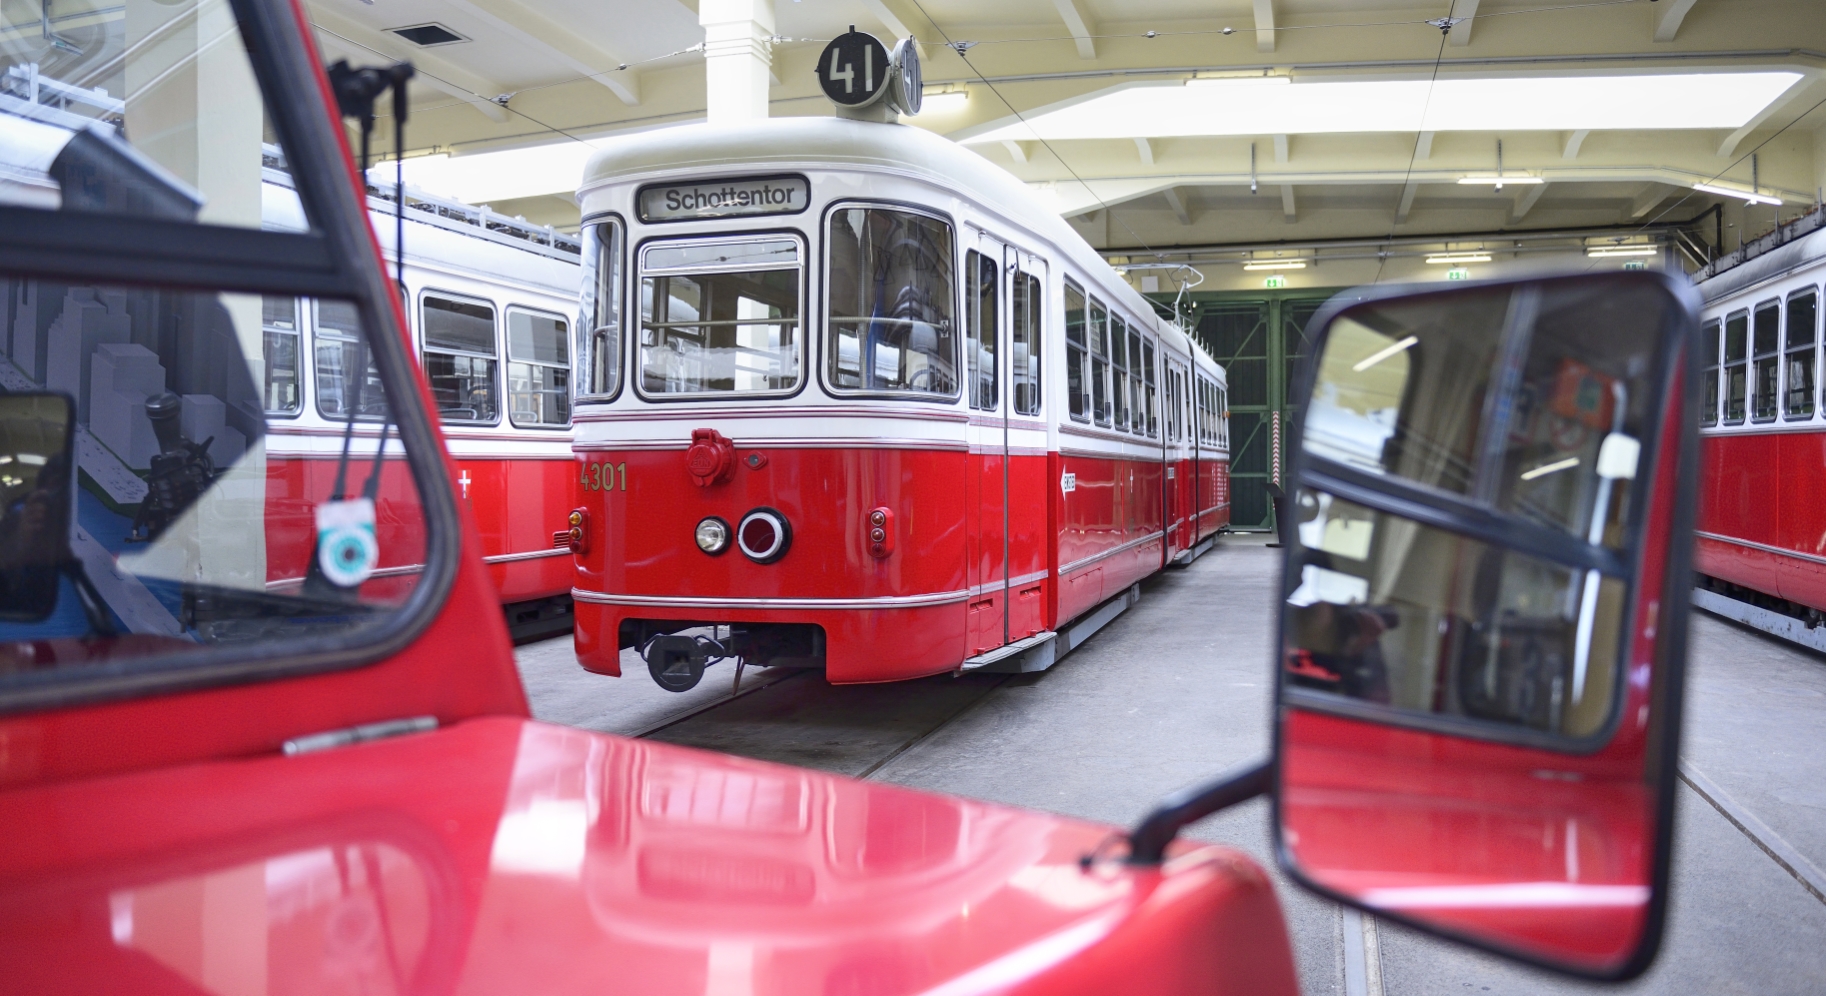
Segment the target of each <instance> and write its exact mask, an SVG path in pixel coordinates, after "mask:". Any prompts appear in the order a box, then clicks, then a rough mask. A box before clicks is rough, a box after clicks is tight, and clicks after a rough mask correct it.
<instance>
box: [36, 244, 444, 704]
mask: <svg viewBox="0 0 1826 996" xmlns="http://www.w3.org/2000/svg"><path fill="white" fill-rule="evenodd" d="M0 309H3V310H0V317H4V318H5V319H6V322H7V325H6V327H7V330H8V332H9V334H8V335H7V336H6V337H4V338H0V367H4V368H5V369H6V370H7V371H8V379H7V381H6V385H5V386H6V392H5V394H4V395H0V456H4V457H5V458H6V459H5V461H4V462H5V463H6V464H8V465H9V466H10V467H11V468H14V469H13V471H12V472H10V473H8V474H5V475H0V702H4V701H7V700H8V698H9V696H12V695H14V694H15V693H17V694H19V695H33V696H37V695H41V694H42V693H43V690H44V688H45V687H46V685H47V683H51V684H55V683H57V682H58V681H60V680H62V679H68V680H71V681H77V682H81V681H85V680H88V679H91V678H93V677H96V672H97V670H98V669H97V666H96V662H97V661H104V660H105V661H106V662H107V667H106V669H105V670H107V671H111V672H114V674H115V675H116V677H117V678H118V677H125V676H126V674H127V673H131V672H134V671H136V670H139V669H141V668H142V667H143V668H144V669H145V670H144V672H143V673H145V674H154V673H159V672H157V671H154V669H164V668H167V667H171V666H182V667H183V668H185V670H184V672H183V673H184V674H185V675H186V676H188V677H187V680H191V679H193V678H194V676H196V675H198V674H203V673H207V672H206V670H199V669H206V668H207V667H208V666H209V665H210V664H211V662H212V661H214V660H217V659H216V658H212V657H210V656H208V653H209V651H210V649H211V648H214V647H227V646H229V645H238V647H239V649H235V650H233V651H232V652H229V653H225V654H224V655H223V657H222V658H220V659H219V660H220V663H221V664H222V665H223V666H224V667H226V668H229V669H231V673H235V674H244V673H246V672H245V669H246V665H247V662H248V660H249V659H250V658H249V655H248V650H247V649H246V648H248V647H265V648H269V649H270V650H277V651H278V652H280V653H289V652H291V650H292V649H293V648H295V647H299V646H305V645H306V644H308V643H309V641H311V640H312V639H313V638H316V637H330V636H335V637H339V638H343V639H347V638H348V637H349V636H351V635H353V634H364V633H368V632H372V631H373V630H374V629H377V628H379V627H380V626H381V625H382V624H383V623H385V622H387V621H389V620H390V618H391V613H392V611H393V610H394V609H395V608H396V607H397V606H399V605H400V604H401V603H402V602H403V601H404V600H405V598H406V596H407V595H408V594H409V593H410V592H411V590H412V589H413V587H414V586H415V585H416V584H417V583H418V574H417V573H416V572H417V571H418V570H419V569H420V568H421V567H422V565H423V564H424V563H425V561H426V554H427V545H426V532H427V523H426V518H425V509H424V507H423V504H422V503H421V501H420V496H419V492H418V490H417V488H416V486H415V484H414V480H415V478H414V476H413V474H412V473H411V471H410V470H408V469H407V468H406V466H405V464H404V461H403V460H402V459H401V454H403V453H404V452H405V450H404V449H403V448H402V447H403V445H404V444H403V443H401V442H400V440H399V439H398V438H397V436H396V437H395V438H394V439H393V441H392V442H391V443H390V444H389V446H388V456H387V458H386V459H385V460H383V461H376V459H375V457H376V449H377V443H378V439H377V437H378V436H379V435H380V432H379V427H378V426H366V427H364V428H363V431H361V432H358V433H356V434H355V435H354V436H353V438H352V439H351V440H350V445H349V449H348V450H347V451H341V449H340V447H341V440H340V439H339V440H338V441H337V443H338V446H337V449H333V450H331V451H330V452H328V453H321V452H320V453H317V454H315V455H314V456H313V458H312V459H308V460H307V459H305V457H306V456H307V455H309V454H307V453H306V452H305V451H302V450H300V449H298V448H297V447H296V446H295V445H293V444H295V443H297V441H298V437H285V436H275V435H273V434H272V431H271V430H272V428H273V427H274V426H275V425H277V424H279V422H278V420H279V419H281V418H283V417H285V416H284V413H272V414H269V413H268V412H267V411H266V409H267V408H268V407H269V399H270V398H271V397H272V394H271V393H270V391H269V386H268V385H269V384H270V383H271V382H270V381H268V380H267V374H266V371H267V368H268V367H269V365H270V364H271V362H272V357H273V353H272V351H271V348H270V343H271V341H272V336H273V335H274V334H276V333H277V334H281V335H286V336H289V337H291V339H292V343H291V347H290V348H291V349H292V350H293V351H294V352H295V351H296V350H297V348H298V343H297V341H296V338H297V335H298V329H297V327H296V326H297V324H298V322H299V321H300V319H301V317H303V316H306V315H314V316H315V324H316V339H317V343H316V344H317V346H318V348H319V349H320V350H322V351H323V352H324V354H325V355H326V357H327V358H328V359H329V360H330V361H331V362H329V363H327V364H320V365H319V366H320V369H324V368H327V369H328V371H329V372H330V374H331V376H332V378H339V377H340V376H341V370H342V367H341V366H339V363H341V361H343V360H345V359H346V360H347V361H348V363H347V366H348V368H349V369H351V370H358V369H362V368H366V369H368V370H369V371H370V376H369V378H368V379H366V380H365V381H358V383H357V384H356V385H347V389H348V390H349V391H350V392H352V391H353V390H354V389H355V388H357V387H359V389H360V390H361V392H362V398H361V400H360V403H359V407H358V410H359V411H361V412H363V413H372V414H375V415H378V414H380V413H383V412H385V411H387V410H388V405H387V402H386V396H385V389H384V388H383V387H382V386H381V383H380V381H379V379H378V376H376V375H374V374H373V373H372V371H373V368H372V367H370V366H367V364H366V363H362V362H360V361H361V360H362V358H364V357H366V356H368V355H370V354H369V350H368V349H367V348H366V338H365V336H364V334H363V331H362V325H361V322H360V321H359V319H358V317H357V310H356V308H355V306H354V305H353V304H351V303H349V302H346V301H339V300H319V301H308V300H307V301H305V302H303V303H302V304H300V302H298V301H296V300H295V299H293V298H290V297H264V298H263V297H262V296H261V295H259V294H245V293H217V292H212V291H206V290H205V291H198V290H191V289H177V288H171V287H157V286H133V287H124V286H113V285H106V284H102V285H97V284H82V283H76V282H73V281H71V280H70V279H68V278H65V279H60V280H48V279H47V280H40V279H36V278H30V277H16V276H10V275H7V274H0ZM286 321H289V322H290V323H291V325H292V326H293V327H292V328H291V329H289V330H285V329H283V328H282V323H283V322H286ZM358 364H359V365H358ZM294 368H295V367H294ZM77 370H86V371H88V375H87V376H81V377H77V376H73V375H72V374H71V371H77ZM409 376H410V374H409V372H407V373H404V374H402V377H408V378H409ZM408 382H409V381H408ZM344 390H345V385H343V384H341V383H340V382H339V381H335V382H333V384H332V390H331V391H330V392H329V399H330V400H331V402H333V403H335V404H337V405H338V406H340V404H341V400H342V399H343V398H344V397H348V396H350V395H349V394H345V393H344ZM288 393H289V394H291V395H292V396H294V397H295V396H296V393H297V388H296V384H295V383H293V384H292V385H291V388H290V391H289V392H288ZM160 409H162V410H164V411H169V412H170V413H171V417H170V418H169V420H166V419H163V418H160V419H159V420H157V421H156V422H155V421H154V419H153V418H152V417H151V416H150V415H149V410H151V411H153V412H157V411H158V410H160ZM77 439H82V440H85V442H83V443H82V444H80V445H72V444H73V443H75V441H76V440H77ZM341 452H346V453H347V462H342V458H341V457H340V455H339V454H340V453H341ZM339 465H340V471H341V472H339ZM19 468H26V470H20V469H19ZM28 471H29V472H28ZM339 478H340V479H341V486H342V490H343V495H341V496H338V495H336V494H334V493H333V490H334V489H335V488H336V487H337V482H338V479H339ZM370 482H372V489H371V490H370ZM337 497H347V498H358V497H371V498H372V500H373V502H374V506H373V507H374V512H373V513H372V515H371V516H369V517H367V521H368V523H369V529H368V531H367V538H368V540H369V544H368V545H369V546H370V548H371V549H372V550H373V551H374V553H375V555H376V559H375V560H374V561H373V562H372V563H371V565H370V566H368V567H367V568H362V567H361V566H360V565H359V564H358V565H356V566H354V567H345V569H343V570H340V571H338V572H336V573H335V575H334V576H331V575H328V574H324V573H322V572H313V571H312V570H311V567H312V565H313V564H318V563H319V558H318V556H317V554H318V549H319V530H318V522H317V514H318V511H319V510H320V509H323V508H325V507H326V506H327V504H328V502H330V501H331V500H332V499H334V498H337ZM60 508H61V509H65V510H67V509H71V508H75V509H76V514H75V516H74V517H72V516H70V515H68V514H67V513H66V514H63V515H58V514H56V513H55V510H57V509H60ZM357 521H359V519H358V520H357ZM79 526H80V528H78V527H79ZM78 553H80V554H81V556H77V554H78ZM84 563H87V564H90V565H94V564H106V565H107V572H108V575H107V576H106V577H103V576H98V574H97V573H96V570H97V569H96V568H95V567H93V566H89V567H84V566H81V565H82V564H84ZM313 577H314V580H308V581H307V578H313ZM308 649H310V650H320V649H322V647H321V646H316V647H308ZM180 662H181V664H180ZM35 701H37V700H35Z"/></svg>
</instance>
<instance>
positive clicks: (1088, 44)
mask: <svg viewBox="0 0 1826 996" xmlns="http://www.w3.org/2000/svg"><path fill="white" fill-rule="evenodd" d="M1257 2H1258V3H1259V2H1261V0H1257ZM1052 5H1053V7H1054V8H1056V9H1057V10H1058V11H1059V18H1060V20H1063V21H1064V22H1065V30H1067V31H1070V32H1071V33H1072V41H1075V42H1077V43H1078V58H1080V59H1095V58H1096V57H1097V43H1096V41H1095V39H1093V38H1092V37H1091V36H1093V35H1095V34H1096V33H1097V22H1095V21H1093V20H1091V19H1090V18H1088V17H1086V16H1085V15H1084V11H1082V10H1079V9H1078V2H1077V0H1052Z"/></svg>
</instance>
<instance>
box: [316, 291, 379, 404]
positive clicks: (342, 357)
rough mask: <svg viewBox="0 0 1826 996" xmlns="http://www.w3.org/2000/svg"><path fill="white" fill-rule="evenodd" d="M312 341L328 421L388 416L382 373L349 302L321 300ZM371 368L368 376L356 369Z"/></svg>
mask: <svg viewBox="0 0 1826 996" xmlns="http://www.w3.org/2000/svg"><path fill="white" fill-rule="evenodd" d="M313 310H314V311H315V312H316V324H315V326H314V328H313V329H312V336H311V338H312V341H313V343H314V345H315V347H316V357H317V411H318V412H319V413H321V414H322V415H323V417H324V418H328V419H336V420H337V421H347V420H348V418H349V414H350V413H351V412H353V413H354V415H355V417H356V418H357V419H378V418H380V417H382V416H384V415H386V413H387V402H386V395H385V392H384V390H383V389H382V388H381V386H380V371H379V370H376V369H375V368H374V358H373V357H371V356H369V355H368V350H367V345H366V344H365V343H364V342H363V341H362V338H361V318H360V316H359V315H358V314H357V313H356V311H355V306H354V305H353V304H350V303H348V302H347V301H318V302H317V303H316V307H315V308H314V309H313ZM364 366H365V367H366V368H367V375H366V376H365V377H364V376H359V375H357V374H356V372H355V371H356V370H359V369H361V368H362V367H364Z"/></svg>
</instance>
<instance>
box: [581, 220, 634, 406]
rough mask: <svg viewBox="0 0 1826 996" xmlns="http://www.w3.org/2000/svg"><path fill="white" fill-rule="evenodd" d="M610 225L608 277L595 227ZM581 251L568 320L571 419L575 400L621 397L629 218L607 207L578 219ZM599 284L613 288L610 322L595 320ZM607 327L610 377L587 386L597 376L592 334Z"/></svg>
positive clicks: (589, 402) (624, 368)
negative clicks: (604, 384)
mask: <svg viewBox="0 0 1826 996" xmlns="http://www.w3.org/2000/svg"><path fill="white" fill-rule="evenodd" d="M605 225H606V226H612V227H613V229H614V230H615V233H616V237H615V240H614V244H613V245H612V246H610V247H609V250H608V252H609V253H612V255H613V258H614V263H615V272H614V273H613V274H612V275H611V276H612V278H613V279H611V280H610V281H609V282H608V283H606V284H605V283H604V282H603V280H602V276H601V264H600V262H599V260H600V258H601V257H602V256H603V255H605V251H604V250H602V248H601V235H600V234H598V232H597V229H598V228H599V227H602V226H605ZM582 233H583V255H582V273H581V274H580V279H579V283H578V287H579V295H578V304H577V320H576V322H575V324H573V325H572V326H571V330H572V332H571V334H572V336H573V337H574V338H575V341H574V342H573V343H572V344H571V384H572V392H571V404H572V407H571V421H572V422H573V424H574V423H575V422H576V418H577V409H576V406H577V405H586V404H587V405H599V404H608V403H609V402H612V401H615V400H616V399H618V398H620V397H621V390H622V385H624V384H626V383H627V380H628V365H629V360H628V348H627V347H628V272H629V265H628V258H629V257H628V223H627V221H626V220H625V219H623V218H622V216H621V215H620V214H617V213H613V212H611V213H608V214H599V215H593V216H591V217H589V218H586V219H584V222H583V228H582ZM604 287H608V288H610V289H611V290H613V291H614V293H615V307H616V313H615V318H614V323H613V325H599V324H598V323H597V321H596V319H597V317H598V315H599V314H600V313H601V307H600V300H599V295H600V294H601V291H602V289H603V288H604ZM604 331H607V332H609V333H610V336H611V338H612V339H613V342H614V348H613V349H610V350H608V351H607V352H608V354H609V355H612V356H614V357H615V376H614V378H613V379H614V383H613V384H612V385H610V390H608V391H593V390H589V388H590V386H591V385H593V384H594V383H595V377H596V368H597V364H596V357H597V356H598V350H597V349H596V337H597V335H598V333H601V332H604Z"/></svg>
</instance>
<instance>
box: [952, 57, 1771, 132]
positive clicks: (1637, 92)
mask: <svg viewBox="0 0 1826 996" xmlns="http://www.w3.org/2000/svg"><path fill="white" fill-rule="evenodd" d="M1266 78H1267V77H1264V79H1266ZM1245 79H1246V78H1245ZM1800 79H1801V75H1800V74H1799V73H1790V72H1755V73H1686V74H1680V75H1654V76H1529V77H1508V78H1499V79H1444V80H1439V81H1437V82H1434V83H1429V82H1428V81H1427V80H1355V81H1314V82H1304V81H1299V82H1295V83H1294V84H1293V85H1291V86H1260V85H1259V84H1258V85H1253V86H1247V87H1246V88H1247V90H1248V93H1247V94H1246V95H1244V94H1239V93H1238V90H1239V89H1240V88H1244V87H1245V84H1243V83H1241V82H1235V83H1233V82H1232V81H1231V80H1229V79H1215V80H1209V81H1201V82H1200V84H1199V85H1197V86H1190V85H1186V86H1180V85H1175V84H1167V85H1159V84H1151V85H1150V84H1142V85H1132V84H1131V85H1124V86H1121V87H1118V88H1115V89H1111V90H1108V91H1105V92H1104V93H1102V94H1100V95H1097V96H1094V97H1091V98H1090V99H1088V100H1082V101H1079V102H1078V103H1075V104H1070V105H1067V106H1062V107H1058V108H1056V109H1054V110H1050V111H1045V112H1043V113H1039V114H1034V115H1030V116H1029V117H1028V119H1027V121H1026V122H1014V123H1011V124H1008V125H1006V126H1003V127H1000V128H993V129H990V130H988V131H985V132H983V133H981V134H978V135H973V136H971V137H969V138H967V139H964V141H965V142H967V143H980V142H1007V141H1017V142H1018V141H1031V140H1033V139H1036V138H1044V139H1048V140H1052V139H1097V138H1103V139H1108V138H1182V137H1189V136H1200V135H1295V134H1318V133H1326V132H1332V133H1346V132H1390V131H1395V132H1405V131H1434V132H1439V131H1493V132H1503V131H1578V130H1581V129H1587V130H1611V131H1618V130H1641V129H1650V128H1653V129H1694V128H1727V129H1736V128H1740V127H1742V126H1743V125H1744V124H1745V123H1746V122H1748V121H1749V120H1750V119H1751V118H1753V117H1755V116H1756V115H1757V113H1758V112H1760V111H1762V109H1763V108H1765V107H1767V106H1768V105H1769V103H1770V101H1773V100H1774V99H1775V98H1776V97H1778V96H1780V95H1781V94H1782V93H1783V92H1784V91H1786V90H1787V89H1788V88H1789V87H1791V86H1793V85H1794V84H1795V83H1796V81H1798V80H1800ZM1219 84H1222V85H1219ZM1239 98H1241V99H1239Z"/></svg>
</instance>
